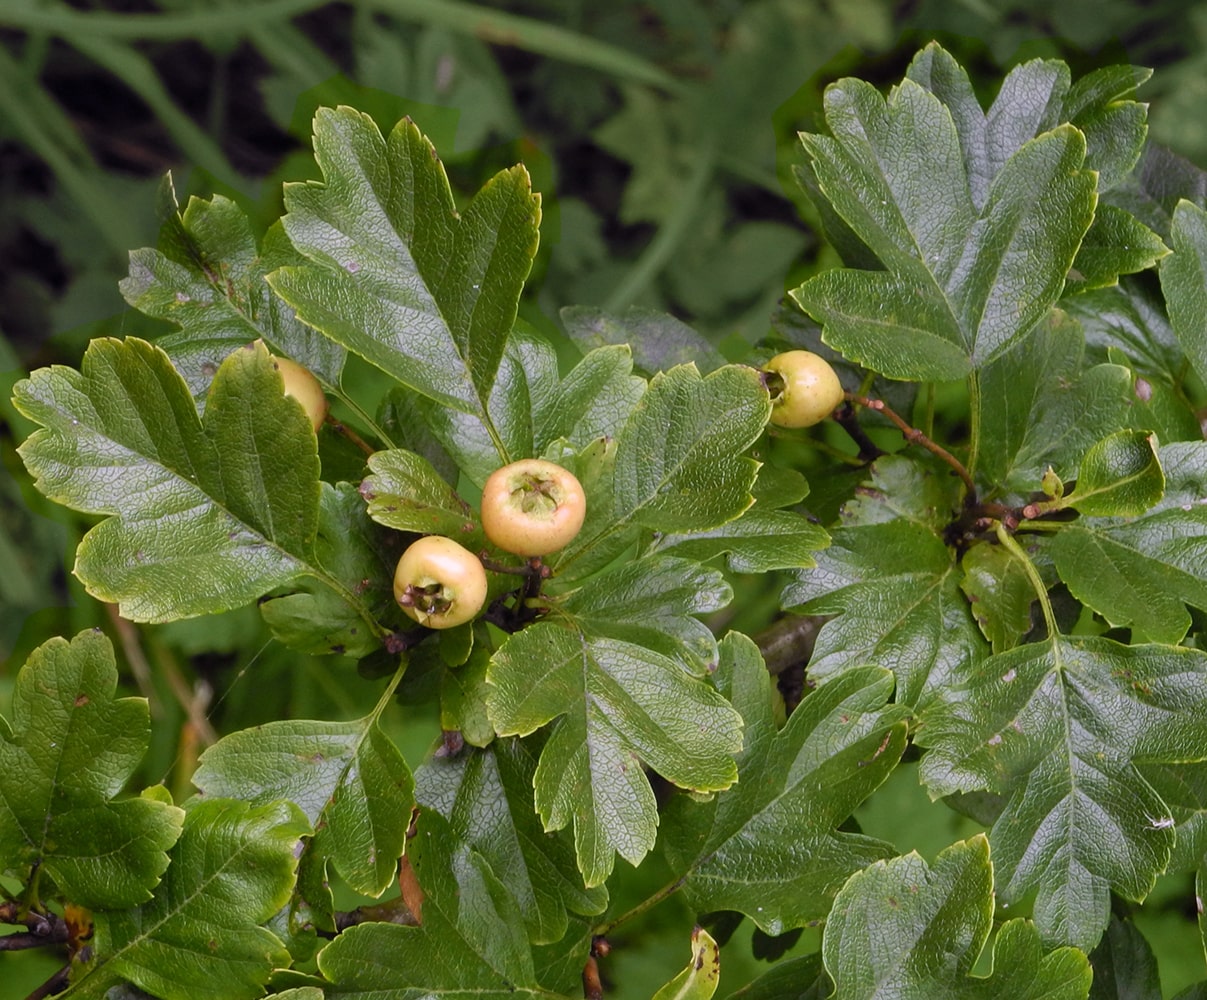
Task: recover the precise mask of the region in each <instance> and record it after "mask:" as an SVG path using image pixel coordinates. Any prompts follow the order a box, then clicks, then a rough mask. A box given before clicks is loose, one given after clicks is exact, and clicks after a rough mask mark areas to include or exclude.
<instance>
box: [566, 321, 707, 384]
mask: <svg viewBox="0 0 1207 1000" xmlns="http://www.w3.org/2000/svg"><path fill="white" fill-rule="evenodd" d="M559 316H560V317H561V321H562V324H563V325H564V326H565V328H566V333H567V334H569V336H570V339H571V340H573V341H574V342H575V343H576V344H578V346H579V349H580V350H582V352H583V353H584V354H586V353H588V352H589V351H593V350H595V349H597V348H600V347H604V346H607V345H609V344H611V345H615V346H618V347H619V346H627V347H628V348H629V350H631V351H632V352H633V363H634V364H635V365H636V366H637V368H638V370H639V371H641V372H642V373H643V374H645V375H653V374H655V373H656V372H662V371H669V370H670V369H671V368H674V367H676V366H678V365H686V364H694V365H695V366H696V367H697V368H698V369H700V371H702V372H704V373H705V374H707V373H708V372H711V371H714V370H716V369H717V368H720V367H722V366H723V365H724V364H725V357H724V355H722V354H721V352H720V351H718V350H717V349H716V348H715V347H714V346H713V345H712V344H710V343H709V341H708V339H707V338H706V337H704V336H703V335H701V334H699V333H697V332H696V331H695V330H693V329H692V328H691V327H690V326H688V325H687V324H686V323H684V322H683V321H682V320H678V319H675V317H674V316H669V315H667V314H666V313H663V312H658V311H657V310H654V309H646V308H643V307H641V306H629V308H628V309H625V310H624V311H623V312H620V313H610V312H607V311H605V310H603V309H597V308H595V307H593V306H567V307H565V308H564V309H562V310H561V312H560V313H559Z"/></svg>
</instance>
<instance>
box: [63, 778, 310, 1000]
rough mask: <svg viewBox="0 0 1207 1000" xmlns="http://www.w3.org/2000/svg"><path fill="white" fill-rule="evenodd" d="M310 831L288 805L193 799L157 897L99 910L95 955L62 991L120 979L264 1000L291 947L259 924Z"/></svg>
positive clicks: (97, 992)
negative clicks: (301, 840)
mask: <svg viewBox="0 0 1207 1000" xmlns="http://www.w3.org/2000/svg"><path fill="white" fill-rule="evenodd" d="M308 832H309V825H308V824H307V823H306V820H305V819H304V818H303V817H302V815H301V814H300V813H299V812H298V810H297V808H296V807H295V806H293V805H290V804H289V803H286V802H276V803H273V804H271V805H266V806H252V805H249V804H248V803H246V802H235V801H231V800H226V799H215V800H213V801H208V802H198V803H196V804H194V805H192V806H191V807H190V809H189V810H188V812H187V814H186V816H185V822H184V831H183V833H182V834H181V836H180V840H178V841H177V842H176V846H175V847H174V848H173V849H172V852H171V859H172V863H171V865H170V867H169V868H168V871H167V873H166V874H165V875H164V879H163V882H162V883H161V884H160V886H159V888H158V889H157V890H156V893H155V897H154V898H153V899H152V900H151V901H150V902H148V903H144V904H143V905H142V906H139V907H136V908H134V909H130V910H116V911H109V912H98V913H96V914H95V920H96V936H95V938H94V940H93V952H94V955H95V957H94V959H93V961H92V963H91V964H89V965H87V966H85V967H84V968H83V969H82V970H81V971H80V972H79V973H78V974H77V975H76V976H75V977H74V979H73V982H72V986H71V989H70V990H69V991H68V992H67V993H66V994H65V996H69V997H72V998H76V997H79V998H81V1000H82V998H86V997H96V998H100V997H103V996H105V995H106V990H107V989H108V988H109V987H111V986H113V985H115V984H117V983H119V982H121V981H123V980H128V981H130V982H132V983H135V984H136V985H137V986H139V987H141V988H142V989H143V990H146V991H147V992H148V993H150V994H151V995H153V996H155V997H160V998H162V1000H242V998H248V1000H251V998H253V997H259V996H262V995H263V993H264V984H265V983H266V982H267V981H268V977H269V975H270V974H271V972H272V970H273V969H274V968H276V967H278V966H280V965H283V964H285V963H287V962H288V961H289V953H288V952H286V951H285V949H284V947H283V946H282V944H281V942H280V940H279V939H278V938H277V937H276V936H275V935H274V934H272V933H271V932H270V931H268V930H265V929H264V928H263V927H261V926H259V925H260V924H262V923H263V922H264V921H266V920H268V918H269V917H271V916H272V915H273V914H274V913H276V912H277V910H279V909H280V908H281V907H282V906H283V905H284V904H285V902H286V900H287V899H288V898H289V893H290V891H291V890H292V888H293V881H294V872H295V869H296V867H297V853H298V849H299V846H300V845H299V838H300V837H302V836H304V835H305V834H307V833H308Z"/></svg>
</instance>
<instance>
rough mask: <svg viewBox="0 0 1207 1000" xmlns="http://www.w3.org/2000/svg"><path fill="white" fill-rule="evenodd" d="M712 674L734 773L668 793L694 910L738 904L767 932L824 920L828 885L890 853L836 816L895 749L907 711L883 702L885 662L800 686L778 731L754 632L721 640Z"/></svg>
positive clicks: (671, 852)
mask: <svg viewBox="0 0 1207 1000" xmlns="http://www.w3.org/2000/svg"><path fill="white" fill-rule="evenodd" d="M721 646H722V657H721V664H720V666H719V668H718V670H717V680H718V684H719V685H720V688H721V690H722V693H724V694H726V695H727V696H728V697H729V698H730V700H731V701H732V702H733V704H734V706H735V707H736V708H737V709H738V710H739V711H740V712H741V713H742V717H743V720H744V722H745V727H746V741H745V744H744V745H743V748H742V752H741V754H740V755H739V756H738V782H737V784H736V785H734V787H733V788H731V789H729V790H728V791H725V792H720V793H718V794H717V795H716V796H714V797H712V798H711V799H709V800H708V801H703V802H701V801H694V800H693V799H691V798H690V797H688V796H682V795H680V796H677V797H676V798H675V799H673V800H672V802H671V803H670V804H669V805H668V807H667V809H666V810H665V813H664V820H665V833H664V835H663V838H664V839H663V843H664V845H665V850H666V854H667V858H668V860H669V861H670V864H671V867H672V869H673V870H674V871H675V872H676V873H677V874H678V875H680V876H681V877H682V879H683V891H684V893H685V894H686V895H687V898H688V900H689V901H690V902H691V904H692V906H693V907H694V908H695V909H696V910H697V912H707V911H713V910H737V911H739V912H741V913H744V914H746V915H747V916H749V917H750V918H751V919H752V920H754V922H755V923H756V924H757V925H758V926H759V927H761V928H762V929H763V930H765V931H766V932H767V933H769V934H780V933H783V932H784V931H785V930H788V929H790V928H793V927H803V926H805V925H806V924H807V923H809V922H810V921H813V920H821V919H824V918H825V916H826V914H827V912H828V911H829V909H830V905H831V902H832V901H833V897H834V894H835V892H837V891H838V889H839V888H840V887H841V885H842V884H843V882H845V881H846V879H847V878H848V877H849V876H850V875H851V874H852V873H853V872H856V871H858V870H859V869H860V868H862V867H863V866H865V865H867V864H870V863H871V862H872V861H875V860H877V859H878V858H883V857H885V856H887V855H888V854H890V853H891V852H892V847H891V845H889V844H885V843H883V842H882V841H879V840H874V839H873V838H871V837H865V836H862V835H859V834H854V833H848V832H841V831H839V830H838V829H837V828H838V826H839V824H841V823H843V822H844V820H846V818H847V817H848V816H849V815H850V814H851V812H852V811H853V810H854V809H855V807H856V806H858V805H859V803H860V802H862V801H863V800H864V799H865V798H867V797H868V796H869V795H871V794H872V792H873V791H874V790H875V789H876V788H877V787H878V786H879V785H880V784H881V783H882V782H883V781H884V779H885V778H887V777H888V775H889V774H890V773H891V772H892V770H893V769H894V768H895V767H896V766H897V762H898V760H899V758H900V756H901V752H902V750H904V748H905V729H906V726H905V722H904V721H903V720H904V718H905V710H904V709H903V708H901V707H897V706H892V705H886V702H887V700H888V697H889V695H890V694H891V692H892V677H891V676H890V675H889V674H888V672H887V671H884V670H879V669H876V668H873V667H860V668H856V669H852V670H849V671H847V672H846V673H845V674H843V675H842V676H841V677H838V678H836V679H835V680H833V681H831V682H830V683H828V684H824V685H822V686H821V687H819V688H818V689H817V690H815V691H813V692H812V693H810V694H809V695H808V697H806V698H805V699H804V700H803V701H802V702H801V703H800V705H799V706H797V708H796V710H795V711H794V712H793V713H792V715H791V716H790V717H789V719H788V724H787V725H786V726H785V727H784V729H783V730H782V731H780V732H777V731H776V728H775V724H774V721H773V718H772V703H771V681H770V679H769V676H768V674H767V670H766V667H765V666H764V665H763V661H762V658H761V657H760V656H759V653H758V649H757V647H755V645H754V643H753V642H751V641H750V640H749V639H747V638H746V637H745V636H742V635H740V634H738V633H730V635H728V636H727V637H726V638H725V639H724V640H723V642H722V644H721Z"/></svg>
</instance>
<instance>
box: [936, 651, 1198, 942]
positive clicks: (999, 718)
mask: <svg viewBox="0 0 1207 1000" xmlns="http://www.w3.org/2000/svg"><path fill="white" fill-rule="evenodd" d="M918 742H919V743H920V744H922V745H923V746H926V747H929V748H930V749H929V751H928V752H927V753H926V754H925V755H924V756H923V758H922V765H921V766H922V770H921V774H922V778H923V780H924V781H925V783H926V785H927V786H928V788H929V789H930V791H931V794H933V795H946V794H950V793H951V792H959V791H975V790H979V789H987V790H989V791H993V792H1000V793H1003V794H1004V795H1006V796H1007V797H1008V798H1007V803H1006V807H1005V810H1004V811H1003V813H1002V815H1001V816H1000V818H999V819H998V820H997V822H996V823H995V824H994V827H993V831H992V833H991V835H990V836H991V841H992V843H993V851H994V864H995V867H996V868H997V872H998V878H999V883H998V886H997V895H998V899H999V900H1000V901H1002V902H1004V903H1012V902H1015V901H1016V900H1018V899H1020V898H1022V897H1023V896H1024V895H1026V894H1027V893H1028V892H1031V891H1036V890H1037V891H1038V895H1037V898H1036V901H1035V920H1036V923H1037V924H1038V926H1039V928H1040V932H1041V934H1042V935H1043V937H1044V939H1045V940H1046V941H1050V942H1059V943H1066V944H1073V945H1076V946H1077V947H1080V948H1083V949H1085V950H1089V949H1091V948H1092V947H1093V946H1094V945H1095V944H1097V942H1098V939H1099V937H1100V936H1101V934H1102V932H1103V931H1104V930H1105V929H1106V926H1107V922H1108V918H1109V902H1110V892H1111V891H1114V892H1116V893H1118V894H1120V895H1122V896H1124V897H1126V898H1128V899H1135V900H1139V899H1143V898H1144V896H1145V895H1146V894H1147V893H1148V892H1149V890H1150V889H1151V888H1152V885H1153V882H1154V881H1155V880H1156V877H1157V875H1158V874H1159V873H1160V872H1162V871H1164V869H1165V866H1166V864H1167V863H1168V861H1169V858H1170V851H1171V849H1172V847H1173V841H1174V830H1173V826H1174V824H1173V821H1172V819H1171V818H1170V816H1169V809H1168V806H1167V805H1166V804H1165V803H1164V802H1163V801H1162V800H1161V798H1160V797H1159V796H1158V795H1157V793H1156V792H1155V791H1154V790H1153V788H1152V786H1151V785H1149V784H1148V783H1147V782H1146V781H1145V780H1144V779H1143V777H1142V776H1141V774H1140V773H1139V772H1138V771H1137V770H1136V765H1135V763H1134V762H1135V761H1151V762H1160V761H1171V762H1172V761H1187V760H1202V759H1207V655H1205V654H1203V653H1201V652H1199V651H1197V650H1190V649H1184V648H1180V647H1171V646H1158V645H1138V646H1123V645H1120V644H1119V643H1116V642H1112V641H1110V640H1108V639H1101V638H1077V639H1073V638H1067V637H1064V636H1056V637H1055V638H1053V639H1051V640H1048V641H1045V642H1042V643H1033V644H1029V645H1025V646H1018V647H1016V648H1015V649H1013V650H1010V651H1009V652H1007V653H1002V654H1000V655H998V656H994V657H991V658H990V659H988V660H986V661H985V662H984V663H982V664H981V665H980V666H979V667H977V668H976V669H975V670H973V671H972V673H971V674H970V676H969V679H968V681H967V683H966V684H964V685H963V686H961V687H959V688H952V689H950V690H949V691H948V692H947V693H946V695H945V698H944V699H943V700H942V701H939V702H935V703H932V705H931V706H930V707H929V708H928V709H927V710H926V711H925V712H924V713H923V718H922V725H921V727H920V728H919V731H918Z"/></svg>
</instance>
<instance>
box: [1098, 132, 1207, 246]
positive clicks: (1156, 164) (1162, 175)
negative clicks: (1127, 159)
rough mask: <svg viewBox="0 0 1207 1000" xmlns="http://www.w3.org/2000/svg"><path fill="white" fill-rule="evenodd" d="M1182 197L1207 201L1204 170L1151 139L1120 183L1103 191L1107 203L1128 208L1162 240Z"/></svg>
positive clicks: (1166, 235)
mask: <svg viewBox="0 0 1207 1000" xmlns="http://www.w3.org/2000/svg"><path fill="white" fill-rule="evenodd" d="M1182 199H1186V200H1187V201H1191V202H1194V203H1195V204H1196V205H1204V204H1207V171H1204V170H1203V169H1202V168H1201V167H1199V166H1196V165H1195V164H1194V163H1192V162H1191V161H1190V160H1188V159H1186V158H1185V157H1183V156H1179V155H1178V154H1177V153H1175V152H1173V151H1172V150H1170V149H1167V148H1166V147H1164V146H1161V145H1159V144H1157V143H1155V142H1151V141H1150V142H1147V143H1145V145H1144V151H1143V153H1142V154H1141V156H1140V161H1139V162H1138V163H1137V164H1136V166H1135V168H1134V169H1133V170H1132V171H1131V172H1130V173H1129V174H1128V175H1127V177H1126V178H1125V179H1124V181H1123V183H1121V184H1120V185H1119V186H1118V187H1115V188H1113V189H1112V190H1110V191H1108V192H1107V193H1106V200H1107V201H1108V202H1109V203H1110V204H1112V205H1118V206H1119V207H1120V208H1123V209H1126V210H1127V211H1128V212H1131V214H1132V215H1134V216H1136V218H1138V219H1139V220H1140V221H1141V222H1143V223H1144V224H1145V225H1146V226H1148V228H1149V229H1151V230H1153V232H1155V233H1157V234H1158V235H1159V236H1160V237H1161V238H1162V239H1164V240H1166V242H1168V237H1169V233H1170V228H1171V227H1172V225H1173V217H1174V213H1175V211H1176V210H1177V206H1178V202H1180V201H1181V200H1182Z"/></svg>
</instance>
